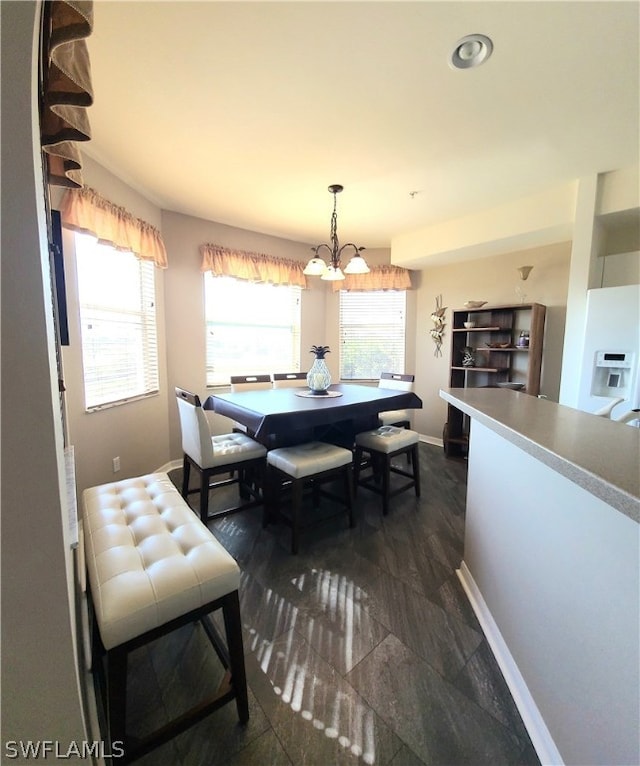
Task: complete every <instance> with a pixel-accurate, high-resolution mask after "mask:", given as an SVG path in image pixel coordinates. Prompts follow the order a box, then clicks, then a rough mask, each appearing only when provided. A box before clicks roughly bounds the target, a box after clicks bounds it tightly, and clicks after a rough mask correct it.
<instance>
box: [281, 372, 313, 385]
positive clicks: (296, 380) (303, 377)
mask: <svg viewBox="0 0 640 766" xmlns="http://www.w3.org/2000/svg"><path fill="white" fill-rule="evenodd" d="M273 387H274V388H307V373H306V372H276V373H274V374H273Z"/></svg>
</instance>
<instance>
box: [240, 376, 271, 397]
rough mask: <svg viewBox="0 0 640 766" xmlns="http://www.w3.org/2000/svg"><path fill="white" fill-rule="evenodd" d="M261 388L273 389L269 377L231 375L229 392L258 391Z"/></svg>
mask: <svg viewBox="0 0 640 766" xmlns="http://www.w3.org/2000/svg"><path fill="white" fill-rule="evenodd" d="M263 388H273V385H272V383H271V375H232V376H231V391H232V392H233V393H237V392H238V391H260V390H261V389H263Z"/></svg>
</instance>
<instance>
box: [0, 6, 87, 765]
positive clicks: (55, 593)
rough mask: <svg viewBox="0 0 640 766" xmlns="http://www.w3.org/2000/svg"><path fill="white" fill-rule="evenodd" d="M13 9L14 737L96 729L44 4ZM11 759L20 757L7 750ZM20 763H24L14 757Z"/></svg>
mask: <svg viewBox="0 0 640 766" xmlns="http://www.w3.org/2000/svg"><path fill="white" fill-rule="evenodd" d="M0 12H1V14H2V17H1V18H2V181H3V183H2V479H3V481H2V737H3V741H4V743H6V742H7V741H9V740H21V739H22V740H29V739H31V740H38V739H50V740H58V741H60V743H61V747H65V744H66V745H68V743H69V742H70V741H72V740H75V741H82V740H83V739H86V738H87V734H86V732H85V726H84V720H83V710H82V704H81V694H80V689H79V682H78V668H77V656H76V641H75V639H76V631H75V607H74V591H73V571H72V567H73V557H72V554H71V550H70V547H69V545H70V540H69V536H68V532H67V520H66V493H65V489H64V478H63V456H62V423H61V417H60V407H59V403H58V394H57V372H56V366H55V358H54V335H53V320H52V316H53V315H52V309H51V291H50V278H49V262H48V254H47V244H46V235H45V225H44V189H43V185H42V176H41V168H40V150H39V146H40V140H39V135H38V121H37V120H38V118H37V115H38V106H37V102H36V94H37V87H36V72H37V55H36V54H37V44H38V34H37V33H38V19H39V6H38V4H36V3H32V2H19V3H18V2H13V3H2V4H0ZM4 755H5V751H4V745H3V763H4V762H9V761H5V759H4ZM12 762H17V761H12Z"/></svg>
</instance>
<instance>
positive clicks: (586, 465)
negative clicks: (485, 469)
mask: <svg viewBox="0 0 640 766" xmlns="http://www.w3.org/2000/svg"><path fill="white" fill-rule="evenodd" d="M440 396H441V397H442V398H443V399H445V400H446V401H447V402H449V403H450V404H452V405H453V406H454V407H457V408H458V409H459V410H462V412H464V413H466V414H467V415H469V416H470V417H471V418H472V420H477V421H478V422H479V423H482V424H483V425H485V426H487V427H488V428H490V429H491V430H492V431H495V433H497V434H499V435H500V436H502V437H504V438H505V439H507V441H509V442H511V443H512V444H514V445H516V446H517V447H520V449H522V450H523V451H524V452H526V453H528V454H529V455H531V456H532V457H535V458H537V459H538V460H540V461H541V462H542V463H544V464H545V465H548V466H549V467H550V468H553V469H554V470H555V471H557V472H558V473H559V474H561V475H562V476H565V477H566V478H567V479H570V480H571V481H573V482H575V483H576V484H578V485H579V486H580V487H583V488H584V489H586V490H587V491H588V492H590V493H591V494H593V495H595V496H596V497H599V498H600V499H601V500H604V502H606V503H607V504H609V505H611V506H612V507H613V508H615V509H616V510H618V511H620V512H621V513H624V514H625V515H627V516H629V517H630V518H631V519H633V520H634V521H636V522H640V429H638V428H633V427H632V426H628V425H625V424H622V423H616V422H614V421H611V420H609V419H608V418H602V417H598V416H596V415H592V414H589V413H586V412H581V411H579V410H575V409H573V408H571V407H565V406H563V405H560V404H556V403H555V402H551V401H548V400H546V399H538V398H537V397H534V396H529V395H528V394H525V393H521V392H518V391H510V390H505V389H498V388H448V389H442V390H441V391H440Z"/></svg>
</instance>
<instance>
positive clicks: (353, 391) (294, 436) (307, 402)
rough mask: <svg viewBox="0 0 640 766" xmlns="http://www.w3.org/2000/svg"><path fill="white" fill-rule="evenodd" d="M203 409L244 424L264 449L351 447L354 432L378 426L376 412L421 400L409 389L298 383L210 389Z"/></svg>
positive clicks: (414, 405)
mask: <svg viewBox="0 0 640 766" xmlns="http://www.w3.org/2000/svg"><path fill="white" fill-rule="evenodd" d="M203 408H204V409H205V410H213V411H215V413H216V414H218V415H224V416H226V417H228V418H231V419H232V420H234V421H236V422H237V423H240V424H242V425H244V426H245V427H246V429H247V433H249V434H250V435H251V436H252V437H253V438H254V439H256V440H257V441H259V442H260V443H261V444H264V445H265V446H266V447H268V448H269V449H273V448H274V447H284V446H292V445H295V444H301V443H303V442H306V441H328V442H331V443H332V444H338V445H340V446H344V447H347V448H348V449H350V448H351V447H352V445H353V441H354V438H355V435H356V434H357V433H360V432H362V431H366V430H369V429H372V428H377V427H378V425H379V422H378V413H380V412H386V411H389V410H406V409H421V408H422V400H421V399H420V398H419V397H418V396H417V395H416V394H415V393H413V392H412V391H398V390H395V389H388V388H378V387H377V386H367V385H362V384H357V383H336V384H333V385H331V386H330V387H329V389H328V391H327V392H326V393H324V394H315V393H313V392H312V391H310V390H309V389H306V388H299V387H292V388H274V389H263V390H256V391H251V390H250V391H242V392H235V393H234V392H231V393H220V394H213V395H211V396H209V397H207V399H206V400H205V402H204V404H203Z"/></svg>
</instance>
